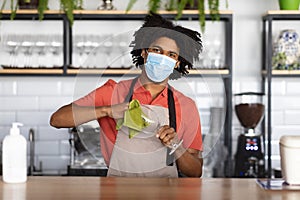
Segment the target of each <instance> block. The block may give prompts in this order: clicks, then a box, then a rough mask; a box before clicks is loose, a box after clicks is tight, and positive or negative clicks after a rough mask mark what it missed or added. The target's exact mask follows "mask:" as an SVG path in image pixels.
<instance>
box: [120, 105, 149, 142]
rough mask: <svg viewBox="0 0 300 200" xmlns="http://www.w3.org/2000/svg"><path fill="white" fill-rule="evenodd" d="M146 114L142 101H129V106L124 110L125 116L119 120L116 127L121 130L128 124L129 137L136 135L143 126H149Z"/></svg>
mask: <svg viewBox="0 0 300 200" xmlns="http://www.w3.org/2000/svg"><path fill="white" fill-rule="evenodd" d="M145 119H146V115H145V114H144V113H143V111H142V108H141V105H140V102H139V101H138V100H136V99H134V100H132V101H131V102H130V103H129V108H128V110H126V111H125V112H124V118H123V119H119V120H118V121H117V125H116V129H117V130H120V129H121V127H122V126H127V127H128V129H129V138H130V139H131V138H133V137H134V136H136V135H137V134H138V133H139V132H140V131H142V130H143V128H146V127H147V126H149V124H150V123H149V122H147V121H146V120H145Z"/></svg>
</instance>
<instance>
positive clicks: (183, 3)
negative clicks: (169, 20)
mask: <svg viewBox="0 0 300 200" xmlns="http://www.w3.org/2000/svg"><path fill="white" fill-rule="evenodd" d="M188 1H189V0H181V1H179V3H178V6H177V16H176V18H175V19H176V20H178V19H180V18H181V16H182V11H183V10H184V8H185V6H186V4H187V3H188Z"/></svg>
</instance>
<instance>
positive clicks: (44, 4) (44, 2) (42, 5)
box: [38, 0, 49, 20]
mask: <svg viewBox="0 0 300 200" xmlns="http://www.w3.org/2000/svg"><path fill="white" fill-rule="evenodd" d="M45 10H49V8H48V0H39V6H38V13H39V20H43V19H44V12H45Z"/></svg>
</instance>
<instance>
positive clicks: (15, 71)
mask: <svg viewBox="0 0 300 200" xmlns="http://www.w3.org/2000/svg"><path fill="white" fill-rule="evenodd" d="M0 74H63V70H62V69H1V70H0Z"/></svg>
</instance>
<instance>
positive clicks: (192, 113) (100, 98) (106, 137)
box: [74, 79, 202, 166]
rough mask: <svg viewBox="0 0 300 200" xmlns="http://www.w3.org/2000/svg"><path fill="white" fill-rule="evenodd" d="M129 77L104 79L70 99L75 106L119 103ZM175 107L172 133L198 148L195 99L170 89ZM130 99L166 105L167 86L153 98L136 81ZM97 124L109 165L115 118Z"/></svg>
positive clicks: (188, 144) (105, 158) (125, 94)
mask: <svg viewBox="0 0 300 200" xmlns="http://www.w3.org/2000/svg"><path fill="white" fill-rule="evenodd" d="M132 80H133V79H130V80H123V81H120V82H119V83H116V82H115V81H113V80H111V79H110V80H108V81H107V82H106V83H105V84H104V85H102V86H101V87H99V88H97V89H95V90H93V91H92V92H90V93H89V94H87V95H86V96H84V97H82V98H80V99H78V100H76V101H74V104H76V105H78V106H92V107H97V106H108V105H114V104H118V103H123V102H124V99H125V97H126V96H127V94H128V92H129V88H130V85H131V82H132ZM172 91H173V96H174V102H175V109H176V126H177V127H176V129H177V130H176V132H177V134H178V137H179V138H182V139H183V147H184V148H191V149H196V150H200V151H202V135H201V124H200V116H199V113H198V109H197V106H196V104H195V102H194V101H193V100H192V99H191V98H189V97H187V96H185V95H183V94H182V93H181V92H179V91H177V90H175V89H174V88H172ZM132 99H137V100H139V102H140V104H142V105H143V104H146V105H156V106H162V107H165V108H168V87H165V89H164V90H163V91H162V92H161V93H160V94H159V95H158V96H157V97H156V98H155V99H152V96H151V94H150V92H149V91H148V90H146V89H145V88H144V87H143V86H142V84H141V82H140V81H139V80H138V81H137V82H136V84H135V86H134V91H133V96H132ZM98 122H99V125H100V130H101V134H100V145H101V151H102V155H103V157H104V160H105V162H106V164H107V166H109V160H110V156H111V154H112V150H113V146H114V144H115V142H116V137H117V134H118V132H117V130H116V120H115V119H113V118H110V117H102V118H100V119H98Z"/></svg>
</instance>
